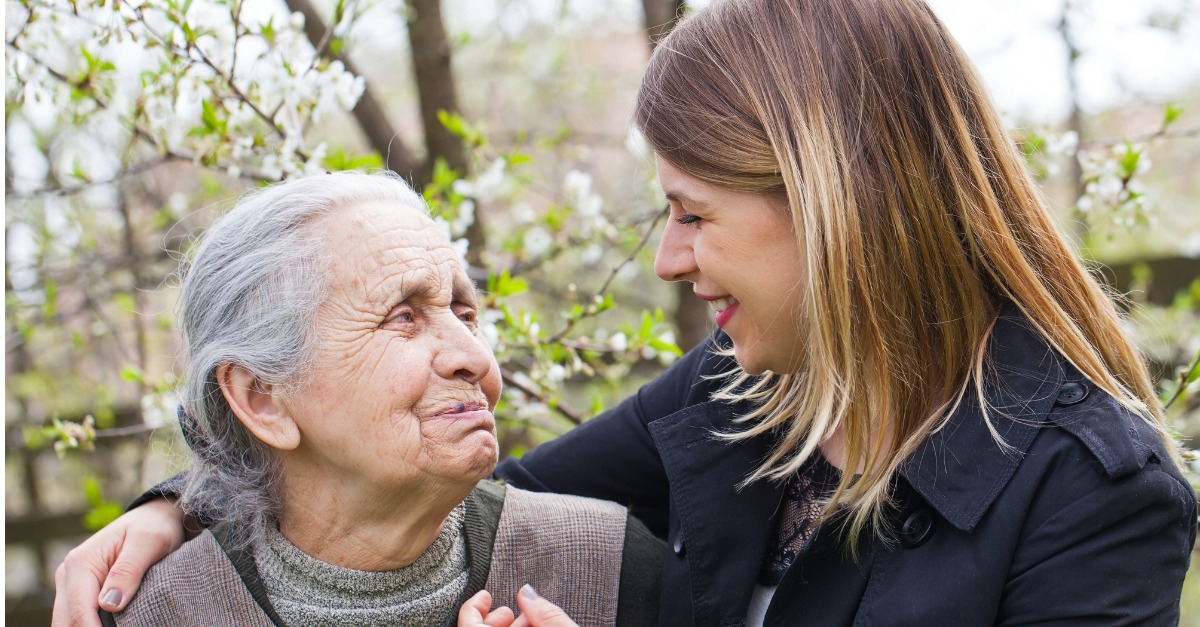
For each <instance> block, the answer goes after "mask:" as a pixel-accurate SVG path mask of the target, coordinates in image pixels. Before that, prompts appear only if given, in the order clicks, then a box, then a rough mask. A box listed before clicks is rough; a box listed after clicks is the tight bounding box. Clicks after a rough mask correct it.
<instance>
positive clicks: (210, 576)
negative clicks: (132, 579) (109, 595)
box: [115, 531, 271, 626]
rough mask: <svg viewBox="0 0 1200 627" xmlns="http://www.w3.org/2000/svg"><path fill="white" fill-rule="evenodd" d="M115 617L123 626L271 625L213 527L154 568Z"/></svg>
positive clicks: (148, 572) (151, 568)
mask: <svg viewBox="0 0 1200 627" xmlns="http://www.w3.org/2000/svg"><path fill="white" fill-rule="evenodd" d="M214 599H219V600H221V602H220V603H214V602H213V600H214ZM115 618H116V623H117V624H118V625H123V626H124V625H129V626H138V625H162V624H172V625H200V624H222V622H223V621H227V620H233V621H235V622H234V623H228V624H241V625H270V624H271V621H270V620H269V619H268V618H267V616H266V615H265V614H263V613H262V611H261V610H260V609H259V608H258V606H257V604H256V603H255V601H254V599H253V597H251V595H250V592H249V590H248V589H247V588H246V586H245V585H244V584H243V583H242V579H241V577H240V576H239V575H238V573H237V570H236V569H235V568H234V566H233V563H232V562H230V561H229V558H228V557H227V556H226V554H225V551H224V550H223V549H222V548H221V545H220V544H219V543H218V542H217V540H216V538H215V537H214V536H213V535H212V533H211V532H209V531H204V532H203V533H201V534H200V535H199V536H197V537H196V538H194V539H192V540H190V541H188V542H185V543H184V544H183V546H181V547H180V548H179V549H178V550H176V551H175V552H173V553H171V554H170V555H168V556H167V557H166V558H164V559H163V560H162V561H161V562H159V563H157V564H155V565H154V566H152V567H150V570H149V571H147V573H146V577H145V579H143V580H142V585H141V588H139V589H138V593H137V595H136V596H134V598H133V600H132V601H131V602H130V604H129V606H128V607H126V608H125V610H124V611H122V612H119V613H118V614H116V616H115Z"/></svg>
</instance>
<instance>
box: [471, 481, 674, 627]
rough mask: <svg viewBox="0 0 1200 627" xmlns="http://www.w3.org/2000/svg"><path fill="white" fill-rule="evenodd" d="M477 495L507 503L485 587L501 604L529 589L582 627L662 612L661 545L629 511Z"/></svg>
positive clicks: (554, 498)
mask: <svg viewBox="0 0 1200 627" xmlns="http://www.w3.org/2000/svg"><path fill="white" fill-rule="evenodd" d="M475 495H476V497H477V499H476V500H477V501H481V502H482V501H485V500H486V501H487V502H489V503H492V506H494V505H495V504H496V503H497V502H498V501H499V502H502V509H501V513H500V517H499V521H498V524H497V530H496V534H495V544H494V546H493V549H492V555H491V572H490V573H489V575H488V582H487V589H488V590H489V591H491V592H492V595H493V598H495V599H497V603H507V602H508V601H509V600H513V599H515V595H516V592H517V590H519V588H520V586H521V585H523V584H525V583H529V584H532V585H533V586H534V588H536V589H537V590H538V591H539V592H540V593H542V594H543V596H546V597H547V598H549V599H552V600H554V601H555V602H556V603H558V604H559V605H560V606H561V607H562V608H563V609H564V610H566V611H567V613H568V615H570V616H571V617H573V618H575V619H576V620H577V621H579V622H580V624H587V623H595V624H618V625H624V624H642V623H641V622H640V621H641V620H642V619H643V618H645V617H649V616H653V615H654V614H648V613H646V612H647V611H651V610H654V609H655V608H656V603H657V597H658V588H657V586H658V581H659V579H660V571H659V570H656V568H661V562H662V547H663V545H662V543H661V542H660V541H659V540H657V539H656V538H654V536H653V535H652V534H651V533H650V532H649V531H648V530H647V529H646V527H645V525H642V524H641V523H640V522H638V521H637V520H636V519H635V518H632V517H630V516H629V513H628V510H626V508H625V507H623V506H621V505H618V504H616V503H612V502H609V501H602V500H599V499H592V498H585V497H578V496H567V495H562V494H548V493H540V492H527V491H525V490H521V489H519V488H515V487H512V486H496V485H494V484H488V485H485V484H480V486H479V487H478V488H476V492H475ZM580 617H582V619H581V618H580Z"/></svg>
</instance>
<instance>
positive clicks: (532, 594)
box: [521, 584, 542, 601]
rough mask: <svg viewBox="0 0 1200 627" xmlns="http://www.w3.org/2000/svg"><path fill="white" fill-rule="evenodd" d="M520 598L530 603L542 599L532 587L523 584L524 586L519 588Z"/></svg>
mask: <svg viewBox="0 0 1200 627" xmlns="http://www.w3.org/2000/svg"><path fill="white" fill-rule="evenodd" d="M521 596H523V597H525V598H526V599H529V600H530V601H536V600H538V599H540V598H542V597H541V596H539V595H538V593H537V590H534V589H533V586H531V585H529V584H525V585H523V586H521Z"/></svg>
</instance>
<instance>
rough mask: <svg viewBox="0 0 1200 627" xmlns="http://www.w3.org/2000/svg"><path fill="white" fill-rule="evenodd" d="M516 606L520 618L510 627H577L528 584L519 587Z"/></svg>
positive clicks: (568, 617) (577, 626) (569, 618)
mask: <svg viewBox="0 0 1200 627" xmlns="http://www.w3.org/2000/svg"><path fill="white" fill-rule="evenodd" d="M517 605H518V606H520V608H521V617H520V618H518V619H517V620H516V621H515V622H513V624H512V627H579V625H576V624H575V621H573V620H571V617H570V616H567V613H566V612H564V611H562V608H560V607H558V606H557V605H555V604H553V603H551V602H549V601H547V600H546V599H543V598H542V597H541V595H539V594H538V593H537V591H536V590H534V589H533V586H531V585H529V584H525V585H524V586H522V587H521V592H520V593H519V594H517Z"/></svg>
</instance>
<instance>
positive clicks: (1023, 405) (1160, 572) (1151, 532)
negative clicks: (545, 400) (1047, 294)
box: [497, 309, 1196, 627]
mask: <svg viewBox="0 0 1200 627" xmlns="http://www.w3.org/2000/svg"><path fill="white" fill-rule="evenodd" d="M712 341H715V342H724V341H727V338H725V337H724V336H723V335H721V334H720V333H718V334H717V335H716V336H714V338H713V340H712ZM710 349H711V345H706V346H704V347H701V348H698V349H696V350H693V351H691V352H690V353H688V354H687V355H686V356H685V357H684V358H683V359H681V360H680V361H679V362H678V363H676V364H675V365H674V366H673V367H672V368H671V369H670V370H668V371H667V372H666V373H665V374H664V375H663V376H662V377H660V378H659V379H657V380H656V381H654V382H652V383H650V384H648V385H646V386H645V387H643V388H642V389H641V390H640V391H639V392H638V393H637V395H636V396H634V397H632V398H630V399H628V400H626V401H625V402H624V403H622V404H621V405H619V406H617V407H616V408H615V409H613V410H611V411H608V412H606V413H605V414H603V415H602V416H599V417H597V418H595V419H594V420H591V421H589V422H587V423H585V424H584V425H583V426H581V427H579V428H577V429H575V430H574V431H572V432H571V433H569V434H567V435H565V436H563V437H561V438H559V439H557V440H555V441H553V442H550V443H548V444H544V445H542V446H539V447H538V448H536V449H535V450H533V451H530V452H529V453H527V454H526V455H525V456H524V457H523V458H522V459H520V460H512V459H510V460H506V461H505V462H503V463H502V464H501V465H500V466H499V468H497V474H498V475H500V476H502V477H504V478H505V479H507V480H509V481H511V482H512V483H514V484H516V485H518V486H521V487H525V488H528V489H537V490H549V491H554V492H563V493H568V494H579V495H584V496H593V497H599V498H604V499H609V500H613V501H617V502H619V503H623V504H626V505H629V506H630V507H631V509H632V511H633V512H634V513H635V514H637V515H638V516H640V517H641V518H642V519H643V520H644V521H645V522H646V523H647V525H648V526H650V528H651V529H652V530H654V531H655V532H656V533H659V534H661V535H663V536H664V537H665V538H666V539H667V544H668V546H669V547H670V549H669V550H668V555H667V556H666V563H665V565H664V572H663V596H662V608H661V616H660V621H659V622H660V624H661V625H704V626H714V627H716V626H720V627H726V626H735V625H741V624H742V623H743V622H744V619H745V616H746V611H747V607H748V605H749V601H750V595H751V591H752V589H753V587H754V584H755V581H756V578H757V573H758V571H759V567H760V565H761V561H762V557H763V553H764V551H765V548H766V545H767V539H768V534H769V533H770V530H771V519H772V514H773V512H774V511H775V509H776V507H777V506H778V504H779V502H780V499H781V496H782V492H783V486H781V485H778V484H776V483H772V482H765V481H763V482H758V483H755V484H753V485H751V486H749V487H748V488H745V489H742V490H738V489H737V488H736V486H737V485H738V483H739V482H740V481H741V480H742V479H744V478H745V477H746V476H747V474H748V473H749V472H750V471H751V470H752V469H754V468H755V467H757V465H758V464H759V463H760V461H761V460H762V459H763V456H764V455H765V454H766V452H767V451H768V450H769V448H770V446H771V442H770V441H769V440H768V439H767V438H766V437H763V438H759V439H758V440H751V441H745V442H741V443H736V444H727V443H725V442H723V441H719V440H716V439H714V438H713V437H712V435H711V434H712V433H713V432H714V431H722V430H730V429H733V428H734V425H733V423H732V422H731V421H732V419H733V418H734V417H736V416H737V415H739V414H740V413H744V412H745V411H746V409H747V408H746V407H744V406H743V407H739V406H736V405H729V404H724V403H718V402H712V401H709V400H708V399H709V396H710V394H711V393H712V392H713V390H714V389H715V388H716V387H717V386H718V385H719V382H717V381H712V380H706V379H705V375H711V374H717V373H721V372H725V371H727V370H729V368H730V366H731V365H732V364H731V363H730V362H729V361H727V360H726V359H723V358H719V357H716V356H714V355H713V354H712V352H711V350H710ZM988 350H989V359H990V364H991V365H990V367H988V368H987V375H986V376H988V377H989V379H988V380H987V381H985V395H986V397H987V400H988V402H989V404H990V406H991V409H990V415H991V416H992V420H993V422H994V424H995V425H996V428H997V429H998V431H999V432H1000V434H1001V435H1002V436H1003V438H1004V440H1005V442H1007V443H1008V444H1009V445H1010V446H1011V447H1012V448H1011V449H1010V450H1008V451H1005V450H1002V449H1001V447H1000V446H999V445H998V444H997V443H996V441H995V440H994V439H993V437H992V435H991V434H990V433H989V431H988V429H987V426H986V424H985V423H984V421H983V416H982V412H981V411H980V408H979V405H978V402H977V401H976V399H975V395H974V394H967V395H966V399H965V401H964V402H963V404H962V405H961V406H960V408H959V409H958V410H957V411H956V412H955V414H954V415H953V416H952V417H951V419H950V421H949V423H948V424H947V425H946V427H945V428H944V429H942V430H941V431H939V432H937V433H936V434H934V435H933V436H931V437H930V438H929V439H928V440H927V441H926V442H925V443H924V444H923V445H922V446H921V447H920V449H919V450H918V451H917V452H916V453H915V454H914V455H913V457H912V458H911V459H909V460H907V461H906V463H905V464H904V467H903V471H902V477H901V478H900V479H899V480H898V485H897V486H896V492H895V495H896V500H897V502H898V507H897V508H896V511H895V512H894V514H893V516H892V518H893V530H894V532H895V534H894V535H895V538H896V539H895V540H894V541H893V542H891V543H884V542H881V541H880V540H878V539H876V538H874V537H873V536H869V535H868V536H864V538H863V540H862V542H861V544H860V547H861V548H860V552H859V555H858V559H857V561H855V560H852V559H849V558H847V557H846V555H845V552H844V551H843V550H842V548H841V544H840V543H839V541H838V538H837V537H836V536H837V533H836V528H837V526H838V523H837V520H836V519H835V520H834V521H831V522H829V523H826V524H825V525H824V526H822V527H821V528H820V529H819V530H818V531H817V534H816V536H815V538H814V540H813V541H812V543H811V545H810V548H809V550H808V551H807V552H806V553H805V554H804V555H803V556H802V557H801V558H798V559H797V561H796V562H795V563H794V564H793V565H792V567H791V569H790V570H789V571H788V572H787V574H786V575H785V576H784V578H783V580H782V581H781V583H780V584H779V587H778V589H777V590H776V592H775V596H774V598H773V600H772V603H771V605H770V607H769V610H768V612H767V618H766V624H767V625H777V626H783V625H789V626H790V625H820V626H822V627H825V626H836V625H922V626H925V625H953V626H964V627H965V626H973V625H1016V624H1030V623H1048V624H1073V625H1135V624H1136V625H1174V624H1176V623H1177V622H1178V616H1179V595H1180V590H1181V586H1182V584H1183V577H1184V572H1185V571H1186V570H1187V567H1188V560H1189V555H1190V551H1191V548H1192V544H1193V540H1194V537H1195V531H1196V497H1195V493H1194V492H1193V491H1192V489H1191V487H1190V486H1189V485H1188V484H1187V482H1186V481H1184V479H1183V478H1182V476H1181V475H1180V473H1179V471H1178V470H1177V469H1176V468H1175V466H1174V465H1173V464H1172V462H1171V460H1170V456H1169V455H1168V454H1167V452H1166V450H1165V448H1164V446H1163V444H1162V442H1161V441H1160V439H1159V438H1158V436H1157V435H1156V434H1155V433H1154V431H1153V430H1152V429H1150V428H1149V427H1148V426H1147V425H1146V424H1145V423H1143V422H1142V420H1141V419H1140V418H1138V417H1137V416H1134V415H1132V414H1131V413H1129V412H1127V411H1126V410H1124V409H1123V408H1121V407H1120V406H1119V405H1118V404H1117V403H1116V402H1114V401H1113V399H1112V398H1111V397H1110V396H1109V395H1108V394H1106V393H1105V392H1104V391H1103V390H1101V389H1099V388H1097V387H1096V386H1095V385H1093V384H1092V383H1091V382H1089V381H1087V380H1085V379H1083V377H1081V376H1080V375H1079V374H1078V372H1077V371H1076V370H1075V369H1074V368H1073V367H1071V365H1070V364H1068V363H1067V362H1066V361H1065V360H1063V359H1062V358H1061V357H1060V356H1059V355H1057V354H1056V353H1054V352H1053V351H1052V350H1050V349H1049V348H1048V347H1047V346H1046V344H1045V343H1044V342H1043V341H1042V340H1041V339H1040V337H1039V336H1038V335H1037V334H1036V333H1035V332H1033V331H1032V330H1030V329H1029V328H1028V325H1027V323H1025V322H1024V320H1023V319H1022V318H1021V317H1020V316H1019V315H1018V314H1016V313H1014V312H1013V310H1011V309H1007V310H1006V311H1005V313H1004V315H1003V316H1002V317H1001V319H1000V321H999V322H998V323H997V325H996V328H995V332H994V333H993V336H992V340H991V342H990V344H989V347H988Z"/></svg>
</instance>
